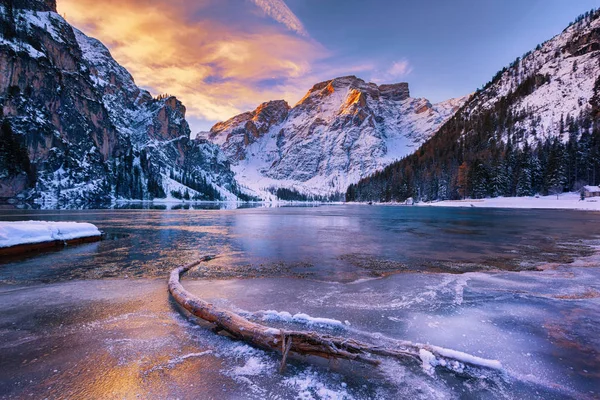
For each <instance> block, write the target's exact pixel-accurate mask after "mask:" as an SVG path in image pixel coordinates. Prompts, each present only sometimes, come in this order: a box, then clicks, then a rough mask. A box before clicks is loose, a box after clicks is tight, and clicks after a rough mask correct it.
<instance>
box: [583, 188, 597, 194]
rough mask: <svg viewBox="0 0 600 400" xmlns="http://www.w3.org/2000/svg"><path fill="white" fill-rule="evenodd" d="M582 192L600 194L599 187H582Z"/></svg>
mask: <svg viewBox="0 0 600 400" xmlns="http://www.w3.org/2000/svg"><path fill="white" fill-rule="evenodd" d="M583 190H585V191H586V192H589V193H600V186H584V187H583Z"/></svg>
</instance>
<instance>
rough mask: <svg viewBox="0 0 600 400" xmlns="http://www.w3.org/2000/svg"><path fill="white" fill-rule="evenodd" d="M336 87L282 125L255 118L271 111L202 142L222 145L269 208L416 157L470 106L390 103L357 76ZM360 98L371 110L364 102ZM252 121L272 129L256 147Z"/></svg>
mask: <svg viewBox="0 0 600 400" xmlns="http://www.w3.org/2000/svg"><path fill="white" fill-rule="evenodd" d="M330 86H331V87H332V88H333V89H331V90H327V89H314V88H313V89H312V90H311V91H309V92H308V94H307V95H306V96H305V97H304V98H303V99H302V100H300V102H298V104H296V105H295V106H294V107H293V108H292V109H291V110H289V113H288V114H287V117H285V119H284V120H283V122H281V123H273V125H271V126H265V123H264V122H263V121H261V120H260V118H258V117H257V116H256V115H255V114H256V113H257V112H258V111H259V110H261V109H262V108H261V107H263V106H264V104H263V105H261V106H260V107H259V108H258V109H257V110H255V111H254V113H252V112H250V113H243V114H240V115H238V116H235V117H233V118H231V119H230V120H228V121H225V122H222V123H219V124H217V125H215V127H213V131H214V132H216V134H214V132H212V133H206V132H201V133H199V134H198V136H197V137H201V138H207V139H209V140H210V141H212V142H213V143H215V144H217V145H219V146H221V148H222V149H223V151H224V152H225V154H226V155H227V156H228V157H229V159H230V160H231V161H232V170H233V171H234V172H235V175H236V179H237V180H238V182H239V183H240V184H241V185H242V186H243V187H246V188H248V189H249V190H251V191H252V192H254V193H255V194H256V195H258V196H259V197H261V198H262V199H263V200H265V201H276V200H277V198H276V197H275V196H273V195H272V194H271V193H270V192H269V189H270V188H275V189H277V188H288V189H293V190H295V191H297V192H299V193H301V194H304V195H308V196H311V195H312V196H328V195H332V194H338V193H345V192H346V189H347V187H348V185H350V184H352V183H356V182H358V181H359V180H360V179H361V178H364V177H365V176H367V175H369V174H371V173H373V172H375V171H376V170H378V169H381V168H383V167H385V166H387V165H388V164H390V163H392V162H394V161H396V160H398V159H400V158H402V157H404V156H406V155H408V154H410V153H412V152H414V151H415V150H416V149H417V148H418V147H419V146H420V145H421V144H422V143H423V142H424V141H425V140H426V139H428V138H429V137H431V135H433V133H434V132H435V131H436V130H437V128H438V127H439V126H440V125H441V124H443V123H444V122H445V121H446V120H448V119H449V118H450V117H451V116H452V115H454V113H455V112H456V110H457V109H458V108H459V107H460V106H461V105H462V104H464V102H465V101H466V100H467V96H465V97H462V98H457V99H450V100H448V101H445V102H441V103H437V104H431V103H429V101H427V100H426V99H421V98H410V97H409V98H406V99H403V100H397V99H391V98H386V97H385V96H381V95H380V92H379V89H378V87H377V85H375V84H373V83H366V82H364V81H362V80H360V79H358V78H354V77H344V78H336V79H334V80H333V81H332V82H331V84H330ZM360 93H362V96H363V97H362V98H364V99H366V105H361V104H360V102H359V101H358V99H359V96H358V95H359V94H360ZM279 112H282V111H279ZM359 115H360V116H362V117H364V120H362V122H359V121H358V120H357V116H359ZM281 116H282V117H283V114H281ZM249 122H251V123H253V124H255V125H256V128H257V129H259V130H260V132H263V131H265V130H266V132H264V134H261V135H260V137H255V136H253V135H254V134H252V135H250V134H248V135H250V136H252V138H251V140H250V144H248V143H247V142H248V138H247V136H248V135H246V134H247V133H248V131H247V127H246V124H247V123H249Z"/></svg>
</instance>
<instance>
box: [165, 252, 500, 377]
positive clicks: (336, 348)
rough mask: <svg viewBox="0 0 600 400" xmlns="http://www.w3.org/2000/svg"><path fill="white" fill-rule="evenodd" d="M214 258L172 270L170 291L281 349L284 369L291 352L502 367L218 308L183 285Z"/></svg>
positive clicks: (242, 334)
mask: <svg viewBox="0 0 600 400" xmlns="http://www.w3.org/2000/svg"><path fill="white" fill-rule="evenodd" d="M213 258H214V256H204V257H202V258H201V259H200V260H199V261H196V262H194V263H191V264H189V265H186V266H184V267H179V268H176V269H174V270H173V271H171V274H170V277H169V292H170V293H171V295H172V296H173V298H174V299H175V301H176V302H177V303H178V304H179V305H180V306H181V307H183V308H184V309H186V310H187V311H189V312H190V313H191V314H193V315H195V316H196V317H199V318H201V319H203V320H205V321H208V322H211V323H213V324H215V325H216V328H217V330H222V331H225V332H227V333H229V334H230V335H231V336H233V337H235V338H237V339H240V340H243V341H246V342H248V343H250V344H252V345H255V346H257V347H261V348H264V349H270V350H273V351H276V352H280V353H281V354H282V366H281V370H283V369H284V368H285V361H286V359H287V355H288V353H289V352H293V353H296V354H300V355H312V356H318V357H323V358H327V359H345V360H352V361H359V362H362V363H365V364H370V365H379V364H380V362H381V361H380V360H379V359H377V358H375V357H374V356H380V357H392V358H396V359H402V360H406V359H410V360H414V361H417V362H421V361H423V360H422V358H423V351H426V352H428V353H431V354H432V355H434V356H435V357H436V358H438V359H440V360H449V361H459V362H460V363H463V364H466V365H474V366H477V367H479V368H490V369H500V370H501V369H502V366H501V364H500V363H499V362H498V361H495V360H486V359H482V358H479V357H475V356H469V355H467V354H464V353H460V352H455V351H452V350H446V349H443V348H439V347H436V346H430V345H424V344H416V343H412V342H409V341H400V340H394V341H392V343H393V347H391V346H390V345H389V344H388V345H387V346H383V345H381V346H380V345H373V344H369V343H364V342H360V341H357V340H354V339H349V338H344V337H337V336H331V335H327V334H320V333H317V332H309V331H296V330H286V329H275V328H271V327H268V326H265V325H262V324H258V323H255V322H252V321H250V320H248V319H246V318H244V317H242V316H240V315H238V314H235V313H233V312H231V311H229V310H226V309H221V308H218V307H216V306H214V305H213V304H211V303H208V302H206V301H204V300H202V299H200V298H198V297H196V296H194V295H193V294H192V293H190V292H188V291H187V290H185V289H184V287H183V286H182V285H181V282H180V277H181V275H183V274H184V273H186V272H187V271H189V270H190V269H191V268H193V267H195V266H197V265H199V264H200V263H202V262H205V261H209V260H211V259H213ZM456 355H464V356H467V357H466V359H465V357H458V358H456V357H457V356H456ZM444 364H446V363H442V364H441V365H442V366H444Z"/></svg>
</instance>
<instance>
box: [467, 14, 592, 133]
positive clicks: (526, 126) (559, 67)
mask: <svg viewBox="0 0 600 400" xmlns="http://www.w3.org/2000/svg"><path fill="white" fill-rule="evenodd" d="M598 50H600V18H598V17H596V18H593V19H591V20H590V19H588V18H584V19H581V20H579V21H577V22H575V23H574V24H572V25H571V26H569V27H567V28H566V29H565V30H564V31H563V32H562V33H561V34H559V35H557V36H555V37H554V38H552V39H550V40H548V41H546V42H545V43H543V44H542V45H540V46H538V47H537V48H536V50H534V51H532V52H529V53H527V54H525V55H524V56H523V57H522V58H518V59H517V60H516V61H515V62H514V63H512V64H511V66H510V67H508V68H504V69H503V70H502V71H500V72H499V74H498V75H497V76H496V77H495V79H494V80H493V81H492V82H491V83H490V84H488V85H487V86H486V87H485V88H484V90H483V91H482V92H480V93H478V95H477V96H475V97H474V98H473V100H472V101H471V102H469V103H468V105H467V107H466V110H465V114H466V115H469V114H471V113H476V112H479V110H484V109H489V108H491V107H493V106H494V105H495V104H497V103H498V102H499V101H500V99H501V98H502V97H506V96H507V95H509V94H510V93H511V92H514V91H515V90H516V89H517V88H519V86H521V85H523V86H524V87H522V88H521V91H520V92H521V94H522V95H520V96H517V98H516V99H515V101H514V102H513V103H512V104H511V105H510V109H511V112H512V114H514V115H515V116H519V115H523V116H524V117H523V118H517V121H515V124H514V125H513V126H511V130H512V131H522V132H526V133H527V140H528V141H529V142H530V143H531V142H532V141H533V140H535V139H536V138H548V137H555V136H561V138H562V140H563V141H565V140H566V139H567V138H568V134H565V132H561V120H562V121H563V123H564V121H565V119H566V118H567V116H571V117H577V116H579V115H580V114H581V113H582V112H584V111H585V109H586V108H587V107H589V106H590V100H591V99H592V97H593V96H594V87H595V85H597V80H598V76H599V75H600V58H599V54H598ZM506 138H507V136H506V135H505V139H506Z"/></svg>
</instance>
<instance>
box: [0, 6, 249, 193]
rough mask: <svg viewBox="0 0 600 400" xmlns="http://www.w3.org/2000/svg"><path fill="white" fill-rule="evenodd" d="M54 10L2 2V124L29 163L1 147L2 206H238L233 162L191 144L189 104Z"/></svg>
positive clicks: (209, 148) (201, 145)
mask: <svg viewBox="0 0 600 400" xmlns="http://www.w3.org/2000/svg"><path fill="white" fill-rule="evenodd" d="M11 3H12V8H11V7H10V6H11ZM55 7H56V6H55V3H54V1H52V0H32V1H29V2H25V1H13V2H7V1H4V0H3V1H1V2H0V19H2V21H1V22H2V24H0V26H2V29H1V30H0V105H1V106H2V114H1V115H0V119H2V122H3V125H2V126H3V134H4V135H6V136H7V137H9V138H10V140H9V142H10V143H11V145H12V146H13V147H15V146H17V144H18V145H20V146H21V147H22V148H23V149H25V151H26V154H27V158H28V160H23V163H22V165H23V167H22V168H21V170H18V169H15V168H11V167H10V165H8V164H9V162H8V160H9V159H10V157H11V156H10V154H9V153H10V151H8V149H7V148H3V147H2V146H0V197H2V198H14V197H18V198H21V199H36V200H37V201H38V202H42V203H43V202H51V203H54V202H57V201H60V202H78V203H90V202H93V203H95V202H99V201H100V202H106V201H112V200H115V199H152V198H155V197H159V198H169V197H172V196H175V197H185V198H188V197H189V198H197V199H206V200H212V199H231V200H233V199H237V194H238V188H237V184H236V182H235V180H234V177H233V173H232V172H231V170H230V168H229V162H228V161H227V159H226V157H224V156H223V154H221V152H220V150H219V148H218V147H217V146H214V145H211V144H209V143H206V142H205V141H194V140H191V139H190V130H189V126H188V124H187V122H186V120H185V107H184V106H183V105H182V104H181V102H179V101H178V100H177V99H176V98H175V97H170V96H161V97H160V98H157V99H154V98H153V97H152V96H151V95H150V93H148V92H147V91H144V90H141V89H140V88H138V87H137V85H136V84H135V82H134V80H133V78H132V77H131V75H130V74H129V73H128V72H127V71H126V70H125V69H124V68H123V67H122V66H120V65H119V64H118V63H117V62H116V61H115V60H114V59H113V58H112V56H111V54H110V52H109V51H108V49H107V48H106V47H105V46H104V45H103V44H102V43H100V42H99V41H98V40H96V39H92V38H89V37H87V36H86V35H85V34H83V33H82V32H80V31H78V30H76V29H74V28H72V27H71V26H70V25H69V24H68V23H67V22H66V21H65V20H64V19H63V18H62V17H61V16H60V15H58V14H57V13H56V8H55ZM15 143H16V144H15ZM4 147H7V146H4ZM17 147H18V146H17ZM13 158H14V157H13Z"/></svg>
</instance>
